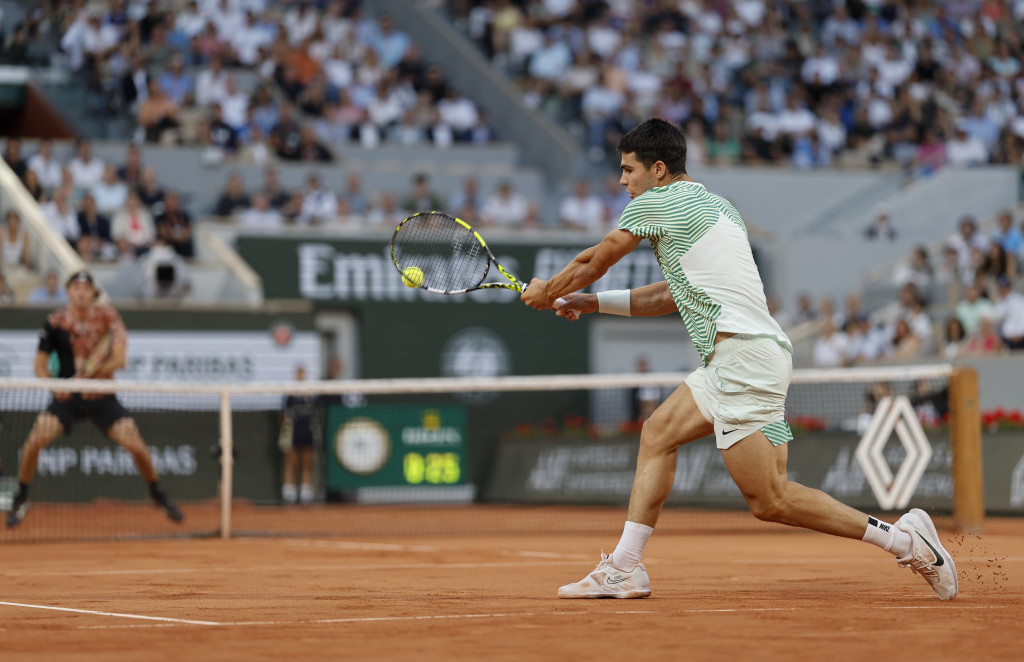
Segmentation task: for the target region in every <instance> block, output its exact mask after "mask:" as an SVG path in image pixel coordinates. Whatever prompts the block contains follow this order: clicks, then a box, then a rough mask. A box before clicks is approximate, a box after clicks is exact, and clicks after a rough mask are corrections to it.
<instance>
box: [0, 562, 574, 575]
mask: <svg viewBox="0 0 1024 662" xmlns="http://www.w3.org/2000/svg"><path fill="white" fill-rule="evenodd" d="M573 563H575V561H571V560H565V561H494V562H486V563H362V564H360V563H355V564H352V563H333V564H331V565H289V566H287V567H284V568H282V567H281V566H280V565H256V566H252V565H250V566H232V567H201V568H138V569H133V570H81V571H70V572H68V571H62V572H58V571H41V572H31V571H28V572H19V571H16V570H15V571H6V572H0V577H54V576H59V577H99V576H104V577H106V576H117V575H162V574H183V573H184V574H191V573H217V572H225V573H227V572H275V571H276V572H281V571H287V572H294V571H296V570H302V571H307V570H308V571H318V570H423V569H425V568H430V569H433V570H437V569H444V568H454V569H457V570H465V569H472V568H536V567H544V566H564V565H570V564H573Z"/></svg>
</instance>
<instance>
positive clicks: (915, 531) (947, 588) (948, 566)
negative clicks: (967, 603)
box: [896, 508, 958, 600]
mask: <svg viewBox="0 0 1024 662" xmlns="http://www.w3.org/2000/svg"><path fill="white" fill-rule="evenodd" d="M896 528H898V529H900V530H901V531H906V532H907V533H908V534H910V539H911V543H910V554H908V555H907V556H905V557H903V558H901V559H896V563H897V564H898V565H899V566H900V567H901V568H906V567H909V568H910V569H911V570H913V571H914V572H916V573H917V574H919V575H921V576H922V577H924V578H925V580H926V581H927V582H928V583H929V584H931V586H932V589H933V590H934V591H935V595H937V596H939V599H940V600H952V599H953V598H955V597H956V594H957V591H958V586H957V580H956V565H955V564H954V563H953V557H952V556H950V554H949V552H947V551H946V548H945V547H943V546H942V542H940V541H939V534H938V532H937V531H936V530H935V525H934V524H933V523H932V518H931V517H929V516H928V513H926V512H924V511H923V510H921V509H920V508H911V509H910V512H908V513H907V514H906V515H904V516H903V517H901V518H899V519H898V520H896Z"/></svg>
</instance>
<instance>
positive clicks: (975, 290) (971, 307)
mask: <svg viewBox="0 0 1024 662" xmlns="http://www.w3.org/2000/svg"><path fill="white" fill-rule="evenodd" d="M993 314H994V313H993V309H992V302H991V301H989V300H988V299H986V298H983V297H982V296H981V286H980V285H978V284H977V283H971V284H970V285H968V286H967V290H966V292H965V293H964V299H963V301H961V302H960V303H958V304H957V305H956V316H957V319H959V320H960V323H961V324H963V325H964V332H965V333H966V334H967V335H968V336H973V335H976V334H977V333H978V329H979V328H980V326H981V318H982V317H985V316H991V315H993Z"/></svg>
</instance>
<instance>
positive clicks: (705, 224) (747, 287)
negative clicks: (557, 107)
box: [522, 119, 957, 600]
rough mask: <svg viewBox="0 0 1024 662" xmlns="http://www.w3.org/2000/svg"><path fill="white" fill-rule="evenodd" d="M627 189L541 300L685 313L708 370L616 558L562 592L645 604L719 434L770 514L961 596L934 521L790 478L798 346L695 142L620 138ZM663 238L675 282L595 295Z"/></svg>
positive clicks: (757, 509)
mask: <svg viewBox="0 0 1024 662" xmlns="http://www.w3.org/2000/svg"><path fill="white" fill-rule="evenodd" d="M618 151H619V154H620V157H621V167H622V176H621V178H620V180H619V183H620V184H622V185H623V186H624V187H625V188H626V191H627V192H628V193H629V196H630V198H631V200H630V202H629V204H628V205H627V206H626V209H625V210H624V211H623V212H622V216H621V218H620V219H619V224H618V227H617V228H616V229H614V230H612V231H611V232H609V233H608V235H607V236H605V237H604V239H602V240H601V242H600V243H599V244H597V245H596V246H592V247H591V248H588V249H586V250H584V251H583V252H582V253H580V254H579V255H577V256H576V258H575V259H574V260H573V261H572V262H570V263H569V264H568V265H567V266H566V267H565V268H564V269H563V270H562V271H561V272H559V273H558V274H557V275H555V276H554V277H553V278H551V279H550V280H548V281H544V280H541V279H539V278H534V279H533V280H532V281H531V282H530V285H529V287H528V288H527V289H526V291H525V292H524V293H523V295H522V300H523V302H524V303H526V304H527V305H529V306H531V307H533V308H536V309H538V310H550V309H552V308H553V307H554V306H555V305H556V304H555V300H556V299H558V298H559V297H563V298H564V299H565V303H560V304H558V309H557V311H556V312H557V314H558V315H559V316H561V317H566V318H568V319H578V318H579V316H580V315H581V314H585V313H593V312H601V313H609V314H612V315H625V316H630V315H633V316H638V317H639V316H652V315H665V314H667V313H671V312H676V311H678V312H679V314H680V315H681V316H682V318H683V324H684V325H685V326H686V330H687V331H688V332H689V335H690V338H691V339H692V340H693V342H694V344H695V345H696V347H697V351H698V352H699V353H700V355H701V357H702V358H703V359H704V365H703V366H702V367H700V368H698V369H697V370H695V371H694V372H693V373H692V374H691V375H690V376H689V377H687V379H686V381H685V383H684V384H682V385H681V386H679V388H678V389H676V391H675V392H674V393H673V394H672V395H670V396H669V397H668V398H667V399H666V400H665V401H664V402H663V403H662V404H661V405H660V406H659V407H658V408H657V409H656V410H655V411H654V413H653V415H652V416H651V417H650V418H649V419H648V420H647V421H646V422H645V423H644V426H643V431H642V432H641V435H640V452H639V455H638V457H637V467H636V476H635V478H634V481H633V489H632V493H631V494H630V499H629V511H628V515H627V521H626V525H625V527H624V529H623V533H622V538H621V539H620V540H619V543H618V545H617V546H616V547H615V550H614V551H613V552H612V554H611V556H606V555H604V554H603V553H602V555H601V562H600V563H598V564H597V568H596V569H595V570H594V571H593V572H591V573H590V574H589V575H587V576H586V577H584V578H583V579H582V580H581V581H578V582H576V583H574V584H567V585H566V586H562V587H561V588H559V589H558V596H559V597H561V598H604V597H611V598H643V597H647V596H648V595H650V594H651V585H650V580H649V578H648V576H647V571H646V569H645V568H644V565H643V563H641V559H642V557H643V551H644V547H645V546H646V544H647V541H648V540H649V538H650V536H651V534H652V533H653V532H654V526H655V525H656V524H657V522H658V515H659V514H660V512H661V508H662V506H663V505H664V503H665V499H666V498H668V495H669V491H670V490H671V487H672V482H673V478H674V474H675V468H676V449H678V448H679V447H680V446H682V445H683V444H686V443H689V442H691V441H694V440H695V439H700V438H701V437H704V436H706V435H710V434H712V433H713V434H714V435H715V439H716V442H717V445H718V448H719V449H721V452H722V457H723V458H724V459H725V465H726V467H727V468H728V469H729V473H730V474H731V475H732V478H733V480H734V481H735V482H736V485H737V486H738V487H739V488H740V491H741V492H742V493H743V497H744V499H745V500H746V502H747V506H748V507H749V508H750V510H751V512H752V513H753V514H754V516H755V517H757V518H758V519H762V520H766V521H772V522H779V523H782V524H788V525H790V526H800V527H804V528H808V529H813V530H815V531H821V532H823V533H829V534H832V535H836V536H842V537H846V538H853V539H857V540H864V541H866V542H869V543H872V544H874V545H877V546H878V547H881V548H882V549H884V550H886V551H887V552H890V553H892V554H893V555H894V556H895V557H896V561H897V563H898V564H899V565H900V566H901V567H910V568H911V569H912V570H914V571H915V572H917V573H920V574H921V575H922V576H923V577H924V578H925V579H926V580H927V581H928V583H929V584H931V586H932V588H933V589H934V590H935V593H936V594H937V595H938V596H939V598H940V599H942V600H951V599H953V598H954V597H956V594H957V577H956V568H955V566H954V564H953V559H952V557H951V556H950V555H949V553H948V552H947V551H946V550H945V549H944V548H943V546H942V543H941V541H940V540H939V537H938V534H937V533H936V530H935V526H934V524H933V523H932V521H931V518H930V517H929V516H928V515H927V514H926V513H925V512H924V511H922V510H919V509H916V508H915V509H912V510H911V511H910V512H908V513H907V514H905V515H903V516H902V517H900V518H899V520H898V521H897V522H896V523H895V524H889V523H886V522H882V521H879V520H877V519H875V518H873V517H869V516H868V515H866V514H864V513H862V512H859V511H857V510H854V509H853V508H850V507H849V506H846V505H844V504H842V503H839V502H838V501H836V500H835V499H833V498H832V497H830V496H829V495H827V494H825V493H824V492H820V491H818V490H814V489H810V488H808V487H805V486H803V485H800V484H798V483H794V482H792V481H790V480H789V478H788V477H787V475H786V459H787V448H788V447H787V445H786V444H787V442H788V441H790V440H791V439H792V438H793V437H792V433H791V432H790V429H789V426H788V425H787V424H786V421H785V418H784V414H785V405H786V392H787V390H788V389H789V381H790V376H791V373H792V366H793V362H792V351H793V350H792V345H791V344H790V341H789V339H788V338H787V337H786V334H785V333H783V331H782V329H781V327H780V326H779V325H778V323H777V322H776V321H775V320H774V319H772V317H771V315H769V313H768V306H767V304H766V302H765V295H764V288H763V285H762V283H761V277H760V275H759V274H758V271H757V266H756V265H755V264H754V260H753V257H752V255H751V250H750V243H749V241H748V239H747V232H746V227H745V226H744V224H743V220H742V219H741V218H740V215H739V213H737V211H736V209H735V207H733V206H732V205H731V204H730V203H729V202H728V201H726V200H725V199H723V198H722V197H720V196H718V195H715V194H713V193H710V192H709V191H708V190H707V189H706V188H704V186H703V185H701V184H698V183H697V182H695V181H693V180H692V179H691V178H690V177H689V176H688V175H687V174H686V139H685V138H684V136H683V134H682V132H681V131H680V130H679V129H678V128H676V127H675V126H673V125H672V124H669V123H668V122H665V121H663V120H660V119H650V120H647V121H645V122H643V123H642V124H640V125H639V126H637V127H636V128H634V129H633V130H631V131H630V132H629V133H627V134H626V135H624V136H623V137H622V139H621V141H620V142H619V145H618ZM642 239H647V240H649V241H650V243H651V246H652V247H653V249H654V252H655V255H657V258H658V262H659V264H660V266H661V271H662V274H663V275H664V276H665V280H664V281H662V282H660V283H654V284H651V285H647V286H644V287H640V288H637V289H634V290H613V291H606V292H598V293H597V294H585V293H582V292H580V290H582V289H583V288H585V287H587V286H588V285H590V284H591V283H593V282H595V281H596V280H598V279H599V278H600V277H601V276H603V275H604V274H605V272H606V271H608V269H609V267H611V266H612V265H613V264H615V263H616V262H618V261H619V260H620V259H622V257H623V256H625V255H626V254H627V253H629V252H630V251H632V250H633V249H635V248H636V247H637V245H638V244H639V243H640V241H641V240H642Z"/></svg>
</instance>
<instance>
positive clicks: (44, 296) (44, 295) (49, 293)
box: [27, 270, 68, 308]
mask: <svg viewBox="0 0 1024 662" xmlns="http://www.w3.org/2000/svg"><path fill="white" fill-rule="evenodd" d="M27 303H28V305H30V306H49V307H50V308H54V307H56V306H66V305H67V303H68V293H67V292H66V291H64V288H63V287H61V284H60V276H58V274H57V272H56V271H53V270H50V271H47V272H46V275H45V276H44V280H43V284H42V285H40V286H39V287H37V288H35V289H33V290H32V291H31V292H29V293H28V301H27Z"/></svg>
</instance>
